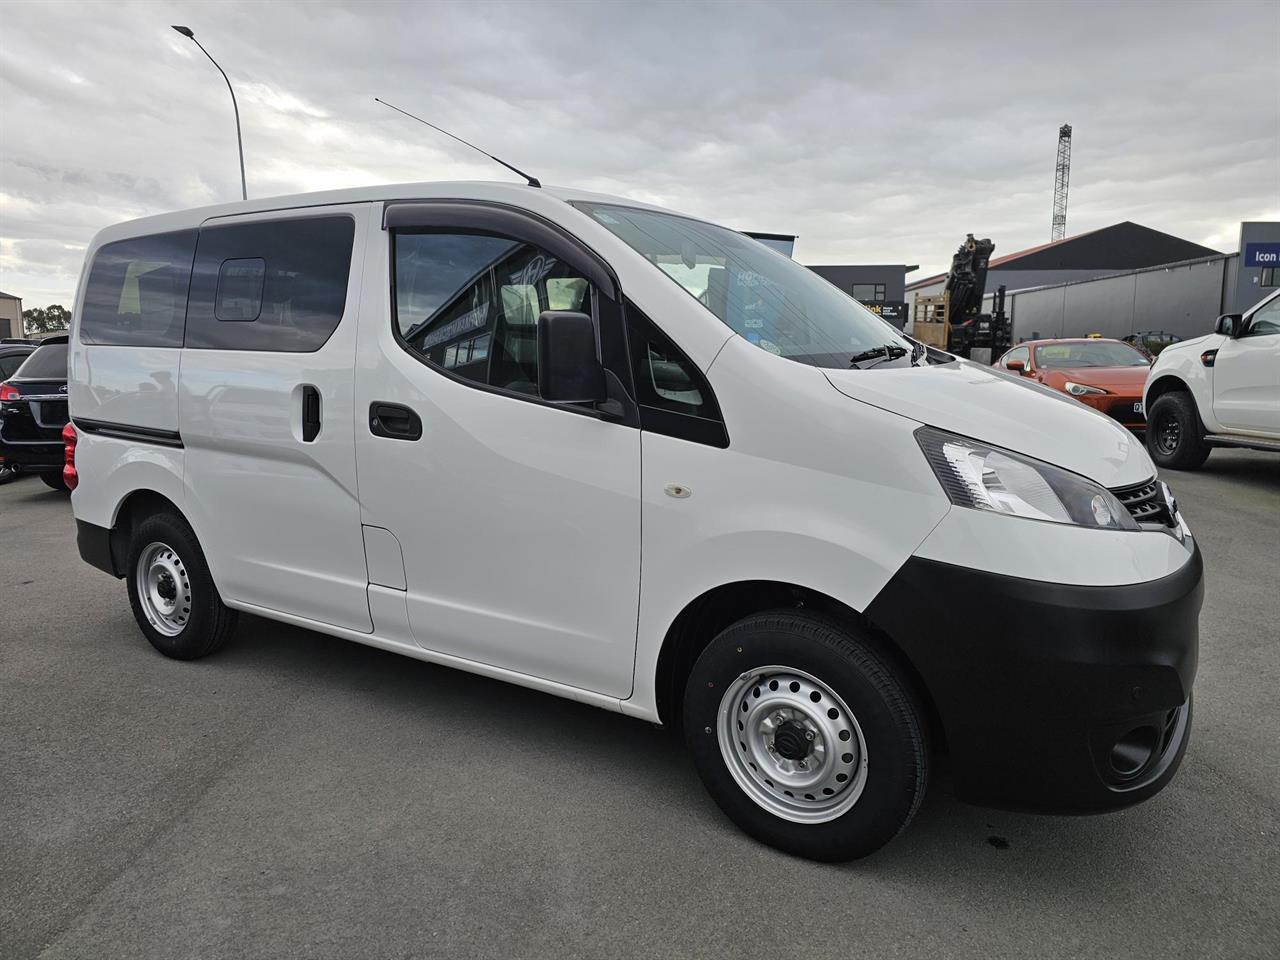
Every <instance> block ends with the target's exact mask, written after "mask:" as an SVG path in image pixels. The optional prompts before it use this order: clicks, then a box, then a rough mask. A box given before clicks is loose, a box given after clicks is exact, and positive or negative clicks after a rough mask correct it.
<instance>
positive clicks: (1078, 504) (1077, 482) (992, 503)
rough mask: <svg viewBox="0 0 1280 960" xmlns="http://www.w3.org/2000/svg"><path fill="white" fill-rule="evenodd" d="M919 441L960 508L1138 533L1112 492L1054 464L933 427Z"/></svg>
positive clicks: (918, 433) (925, 429)
mask: <svg viewBox="0 0 1280 960" xmlns="http://www.w3.org/2000/svg"><path fill="white" fill-rule="evenodd" d="M916 440H917V441H918V442H919V444H920V448H921V449H922V450H923V451H924V455H925V457H926V458H928V460H929V465H930V466H931V467H933V472H934V474H936V475H937V477H938V482H939V483H941V484H942V489H943V490H945V491H946V494H947V496H948V497H949V498H950V500H951V502H952V503H954V504H955V505H956V506H958V507H970V508H973V509H975V510H991V511H994V512H995V513H1007V514H1010V515H1012V516H1015V517H1027V518H1029V519H1032V520H1047V521H1049V522H1050V523H1073V524H1076V525H1078V526H1082V527H1095V528H1098V529H1102V530H1137V529H1139V527H1138V524H1137V521H1135V520H1134V519H1133V517H1131V516H1130V515H1129V511H1128V510H1126V509H1125V507H1124V504H1122V503H1121V502H1120V501H1119V500H1117V499H1116V498H1115V495H1114V494H1112V493H1111V491H1109V490H1107V489H1106V488H1105V487H1101V486H1099V485H1098V484H1096V483H1094V482H1093V481H1092V480H1087V479H1085V478H1084V477H1081V476H1079V475H1077V474H1074V473H1071V472H1069V471H1067V470H1063V469H1061V468H1059V467H1055V466H1053V465H1052V464H1048V463H1042V462H1040V461H1039V460H1032V459H1031V458H1030V457H1024V456H1022V455H1020V454H1017V453H1014V452H1013V451H1012V450H1001V449H1000V448H999V447H991V446H988V445H986V444H983V443H979V442H978V441H976V440H970V439H968V438H966V437H959V436H956V435H955V434H953V433H946V432H945V431H942V430H937V429H935V428H934V427H921V428H920V429H919V430H917V431H916Z"/></svg>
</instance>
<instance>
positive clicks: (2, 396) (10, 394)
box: [0, 383, 22, 400]
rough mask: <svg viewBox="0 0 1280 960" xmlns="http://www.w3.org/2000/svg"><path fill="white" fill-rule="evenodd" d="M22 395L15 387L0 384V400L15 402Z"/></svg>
mask: <svg viewBox="0 0 1280 960" xmlns="http://www.w3.org/2000/svg"><path fill="white" fill-rule="evenodd" d="M21 396H22V394H20V393H19V392H18V388H17V387H13V386H10V385H9V384H7V383H0V400H17V399H18V398H19V397H21Z"/></svg>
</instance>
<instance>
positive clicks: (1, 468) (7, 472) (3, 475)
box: [0, 463, 18, 484]
mask: <svg viewBox="0 0 1280 960" xmlns="http://www.w3.org/2000/svg"><path fill="white" fill-rule="evenodd" d="M17 476H18V471H17V470H15V469H13V467H11V466H10V465H9V464H7V463H0V484H6V483H8V482H9V481H10V480H13V479H16V478H17Z"/></svg>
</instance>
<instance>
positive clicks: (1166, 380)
mask: <svg viewBox="0 0 1280 960" xmlns="http://www.w3.org/2000/svg"><path fill="white" fill-rule="evenodd" d="M1175 391H1183V392H1185V393H1189V394H1191V386H1190V384H1188V383H1187V381H1186V380H1184V379H1182V377H1180V376H1178V375H1177V374H1173V373H1165V374H1162V375H1160V376H1159V377H1156V379H1155V380H1153V381H1152V382H1151V385H1150V386H1149V387H1147V397H1146V401H1145V403H1146V407H1147V409H1148V410H1150V409H1151V405H1152V404H1153V403H1155V402H1156V400H1158V399H1159V398H1160V397H1163V396H1164V395H1165V394H1166V393H1173V392H1175ZM1191 398H1192V399H1193V400H1194V399H1195V394H1191ZM1198 406H1199V404H1197V407H1198Z"/></svg>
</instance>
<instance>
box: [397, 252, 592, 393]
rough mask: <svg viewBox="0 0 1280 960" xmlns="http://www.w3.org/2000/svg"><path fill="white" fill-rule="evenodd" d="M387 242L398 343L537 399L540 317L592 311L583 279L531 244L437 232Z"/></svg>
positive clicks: (460, 372)
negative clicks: (391, 244)
mask: <svg viewBox="0 0 1280 960" xmlns="http://www.w3.org/2000/svg"><path fill="white" fill-rule="evenodd" d="M394 237H395V241H394V242H395V248H394V251H395V310H396V317H395V323H396V329H397V331H398V332H399V334H400V338H401V340H402V341H403V342H404V344H405V345H406V346H407V347H408V348H409V350H410V351H411V352H413V353H415V354H417V355H418V356H420V357H421V358H423V359H425V360H426V361H428V362H429V363H431V364H433V365H435V366H437V367H441V368H443V369H445V370H448V371H449V372H451V373H453V374H454V375H456V376H460V377H463V378H465V379H467V380H472V381H475V382H476V383H480V384H484V385H486V386H490V387H497V388H499V389H502V390H510V391H512V392H514V393H521V394H527V395H530V396H535V397H536V396H537V395H538V341H537V333H538V317H539V316H540V315H541V314H542V312H543V311H545V310H572V311H576V312H579V313H586V314H589V315H594V311H593V307H594V302H593V301H594V296H593V291H592V288H591V284H590V283H589V282H588V281H587V279H586V278H585V277H583V276H582V275H581V273H580V272H579V271H577V270H576V269H575V268H574V267H572V266H570V265H569V264H568V263H565V262H564V261H563V260H560V259H558V258H557V257H555V256H554V255H552V254H550V253H548V252H547V251H545V250H541V249H539V248H538V247H536V246H534V245H532V244H529V243H523V242H521V241H518V240H512V239H509V238H506V237H499V236H492V235H483V234H473V233H467V234H462V233H443V232H438V231H432V232H422V233H416V232H415V233H411V232H397V233H395V234H394Z"/></svg>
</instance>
